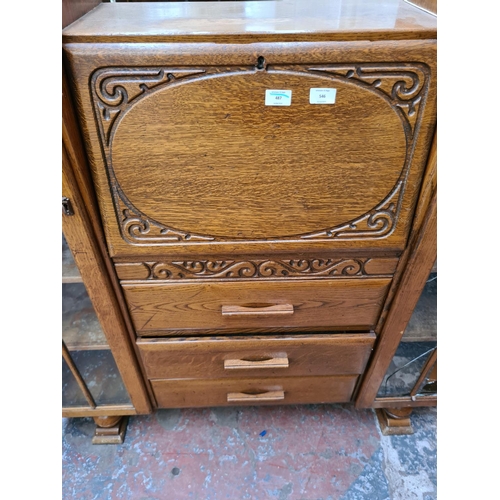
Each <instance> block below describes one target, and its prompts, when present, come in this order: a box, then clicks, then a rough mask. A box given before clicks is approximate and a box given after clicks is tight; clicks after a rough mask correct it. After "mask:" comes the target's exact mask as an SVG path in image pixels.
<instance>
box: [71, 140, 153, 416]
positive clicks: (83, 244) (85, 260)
mask: <svg viewBox="0 0 500 500" xmlns="http://www.w3.org/2000/svg"><path fill="white" fill-rule="evenodd" d="M62 156H63V172H62V174H63V175H62V180H63V196H66V197H68V198H69V199H70V200H71V203H72V206H73V209H74V215H71V216H64V215H63V232H64V234H65V237H66V240H67V241H68V245H69V247H70V248H71V249H72V252H73V253H74V257H75V261H76V264H77V266H78V268H79V270H80V273H81V275H82V279H83V281H84V284H85V287H86V289H87V292H88V294H89V297H90V299H91V301H92V304H93V305H94V308H95V312H96V314H97V317H98V319H99V322H100V324H101V326H102V329H103V331H104V333H105V335H106V338H107V340H108V343H109V346H110V347H111V349H112V351H113V356H114V358H115V361H116V365H117V367H118V370H119V372H120V375H121V376H122V379H123V382H124V384H125V387H126V388H127V392H128V393H129V395H130V398H131V400H132V403H133V405H134V407H135V408H136V409H137V412H138V413H149V412H150V411H151V405H150V403H149V400H148V396H147V392H146V389H145V386H144V382H143V378H142V375H141V372H140V369H139V367H138V364H137V360H136V357H135V351H134V350H133V348H132V346H131V342H130V339H129V338H128V335H127V329H126V327H125V324H124V323H123V319H122V316H121V314H120V308H119V305H118V303H117V298H116V295H115V293H114V290H113V287H112V286H111V283H110V279H109V274H108V272H107V269H106V266H105V264H104V262H103V256H102V254H101V253H100V252H99V246H98V245H97V243H96V241H95V235H94V232H93V229H92V225H91V223H90V221H89V219H88V215H87V212H86V210H85V207H84V204H83V200H82V197H81V194H80V190H79V189H78V185H77V183H76V180H75V178H74V175H73V170H72V168H71V161H70V159H69V158H68V154H67V150H66V148H65V147H64V145H63V155H62Z"/></svg>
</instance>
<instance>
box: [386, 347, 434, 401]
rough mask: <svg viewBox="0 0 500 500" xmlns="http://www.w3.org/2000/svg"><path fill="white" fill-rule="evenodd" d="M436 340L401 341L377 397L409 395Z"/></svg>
mask: <svg viewBox="0 0 500 500" xmlns="http://www.w3.org/2000/svg"><path fill="white" fill-rule="evenodd" d="M436 346H437V342H435V341H434V342H401V344H399V347H398V349H397V351H396V354H395V355H394V358H393V359H392V361H391V364H390V366H389V369H388V370H387V373H386V375H385V377H384V381H383V383H382V385H381V386H380V389H379V391H378V394H377V397H379V398H382V397H394V396H409V395H410V391H411V390H412V389H413V387H414V385H415V384H416V382H417V380H418V377H419V376H420V373H421V372H422V368H423V367H424V365H425V362H426V361H427V359H428V358H429V356H430V355H431V353H432V350H433V349H434V348H435V347H436ZM424 385H425V384H424Z"/></svg>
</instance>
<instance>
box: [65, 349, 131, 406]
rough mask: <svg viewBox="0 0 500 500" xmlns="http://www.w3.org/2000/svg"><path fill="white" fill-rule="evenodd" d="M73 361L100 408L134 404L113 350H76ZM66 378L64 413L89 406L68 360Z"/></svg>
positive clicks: (72, 355)
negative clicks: (71, 409) (69, 409)
mask: <svg viewBox="0 0 500 500" xmlns="http://www.w3.org/2000/svg"><path fill="white" fill-rule="evenodd" d="M71 358H72V359H73V362H74V363H75V365H76V366H77V368H78V371H79V372H80V374H81V376H82V377H83V380H84V381H85V384H86V385H87V387H88V389H89V391H90V393H91V394H92V397H93V398H94V401H95V403H96V405H97V407H99V406H100V405H130V397H129V395H128V393H127V391H126V389H125V386H124V385H123V381H122V378H121V376H120V373H119V372H118V368H117V367H116V363H115V360H114V358H113V355H112V353H111V351H109V350H100V351H97V350H96V351H76V352H73V353H72V354H71ZM62 376H63V377H62V379H63V383H62V403H63V410H64V408H72V407H89V405H88V403H87V401H86V399H85V397H84V395H83V392H82V391H81V389H80V387H79V386H78V384H77V382H76V379H75V377H74V376H73V374H72V373H71V371H70V369H69V367H68V365H67V364H66V362H65V361H64V359H63V366H62ZM89 408H90V407H89Z"/></svg>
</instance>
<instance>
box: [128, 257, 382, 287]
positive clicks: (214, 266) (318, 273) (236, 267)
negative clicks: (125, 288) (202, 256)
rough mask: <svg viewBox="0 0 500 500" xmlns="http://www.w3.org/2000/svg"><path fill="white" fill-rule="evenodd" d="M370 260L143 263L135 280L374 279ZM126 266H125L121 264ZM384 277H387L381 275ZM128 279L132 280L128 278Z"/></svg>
mask: <svg viewBox="0 0 500 500" xmlns="http://www.w3.org/2000/svg"><path fill="white" fill-rule="evenodd" d="M370 260H371V259H369V258H352V259H338V258H337V259H296V260H293V259H291V260H281V259H280V260H274V259H272V260H243V261H236V260H192V261H188V260H186V261H161V262H143V263H142V266H143V268H144V269H145V270H147V273H144V274H143V273H142V272H139V274H138V275H137V279H146V280H152V281H155V280H167V281H175V280H186V279H188V280H189V279H210V278H219V279H249V278H256V279H266V278H271V279H275V278H301V277H313V278H348V277H365V276H374V275H373V274H370V273H368V272H367V271H366V269H365V265H366V264H367V262H368V261H370ZM123 265H124V266H126V265H125V264H123ZM381 275H383V276H386V275H389V273H387V274H381ZM127 279H133V278H132V277H131V276H129V275H127Z"/></svg>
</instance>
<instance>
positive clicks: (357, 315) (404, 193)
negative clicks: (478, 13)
mask: <svg viewBox="0 0 500 500" xmlns="http://www.w3.org/2000/svg"><path fill="white" fill-rule="evenodd" d="M63 42H64V45H63V47H64V61H65V66H66V69H67V72H68V75H69V80H70V87H71V91H72V93H73V97H74V101H75V104H76V111H77V115H78V119H79V124H80V127H81V130H82V133H83V139H84V144H85V150H86V154H87V157H88V160H89V165H90V169H91V172H92V182H93V186H94V189H95V192H96V195H97V199H98V203H99V211H100V216H101V219H102V224H103V227H104V233H105V238H106V245H107V252H108V254H109V257H108V256H106V258H110V259H111V262H112V265H113V267H114V270H113V271H112V272H114V273H116V276H117V278H118V280H119V287H120V288H119V289H117V291H116V292H117V294H118V296H119V297H120V298H122V299H123V301H124V304H125V306H126V310H124V314H125V316H127V318H126V321H127V324H128V325H129V328H130V329H131V332H130V334H131V338H132V339H133V340H134V342H135V349H136V353H137V355H138V357H139V360H140V363H141V369H142V373H143V376H144V378H145V380H146V382H147V383H148V390H149V391H150V396H151V397H152V399H153V405H154V406H156V407H160V408H173V407H196V406H200V407H201V406H219V405H234V404H296V403H324V402H349V401H354V400H355V399H356V400H357V402H358V406H370V404H371V401H372V400H373V398H374V396H375V393H374V390H375V391H376V388H377V387H378V386H377V380H378V384H379V383H380V380H381V379H380V376H379V374H378V372H380V371H381V370H382V369H383V365H384V363H386V358H387V357H388V356H390V355H391V354H390V353H391V352H392V351H393V350H394V349H395V346H397V342H398V340H397V335H398V334H396V333H394V332H395V331H396V330H397V329H398V328H399V327H396V326H394V325H393V326H391V328H392V330H391V331H387V330H386V327H387V324H388V323H387V321H388V319H387V318H388V314H389V316H390V314H391V306H392V305H393V304H394V303H395V297H397V296H398V295H397V294H398V293H402V292H398V290H400V287H401V286H403V285H402V283H403V284H404V282H405V279H407V280H408V279H410V278H408V276H409V275H410V274H411V272H412V271H411V269H409V268H408V263H409V262H410V261H411V260H412V259H415V258H416V257H415V255H416V254H415V251H416V250H417V249H418V248H417V247H418V245H419V244H420V243H419V242H421V241H422V238H421V236H422V231H423V229H422V228H423V227H424V226H425V223H426V220H428V218H429V215H428V214H429V207H430V206H431V204H432V199H433V197H435V175H434V170H433V169H432V168H431V167H428V158H429V152H430V149H431V145H432V142H433V138H434V134H435V129H436V20H435V18H434V17H433V16H432V15H430V14H427V13H425V12H423V11H421V10H418V9H416V8H415V7H413V6H411V5H409V4H408V3H405V2H403V1H399V0H389V1H388V2H384V3H383V4H381V3H380V2H377V1H376V0H348V1H343V2H328V1H318V2H307V1H301V0H283V1H270V2H267V1H266V2H263V1H254V2H221V3H218V2H205V3H179V4H177V3H164V4H162V3H125V4H120V3H116V4H101V5H99V6H98V7H97V8H96V9H94V10H93V11H91V12H90V13H89V14H87V15H85V16H84V17H82V18H81V19H80V20H78V21H76V22H75V23H73V24H71V25H70V26H69V27H67V28H66V29H65V30H64V32H63ZM426 217H427V218H426ZM419 238H420V239H419ZM428 260H429V259H428ZM432 263H433V261H430V263H429V265H428V262H427V261H422V270H421V274H423V273H425V270H426V269H427V267H426V266H427V265H428V267H429V270H430V266H432ZM429 270H428V271H429ZM428 271H427V273H428ZM408 273H410V274H408ZM420 281H421V279H420ZM417 282H418V283H417ZM412 283H413V282H412ZM415 283H417V284H416V285H415ZM415 283H414V284H413V285H412V286H414V288H415V289H418V286H420V285H419V283H420V282H419V281H418V280H417V281H416V282H415ZM422 286H423V284H422ZM417 291H418V290H417ZM412 300H413V299H411V300H409V301H408V302H407V309H409V311H410V314H411V309H412V307H413V306H414V304H413V305H412ZM392 314H393V315H394V314H395V313H394V312H393V313H392ZM405 314H406V313H405ZM389 319H390V318H389ZM408 319H409V318H408ZM408 319H405V315H404V314H403V315H402V316H401V321H402V322H403V323H404V321H407V320H408ZM403 329H404V326H403ZM393 330H394V331H393ZM384 339H387V340H384ZM384 342H385V343H384ZM375 347H376V348H377V349H378V351H377V352H376V353H375V355H374V356H372V351H373V349H374V348H375ZM370 359H371V360H372V361H371V372H372V375H371V377H372V378H371V379H370V380H368V379H367V377H366V374H367V373H368V372H367V370H366V368H367V364H368V363H369V361H370ZM381 360H382V361H381ZM363 377H364V381H363ZM361 381H363V383H362V384H360V382H361ZM374 388H375V389H374Z"/></svg>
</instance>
